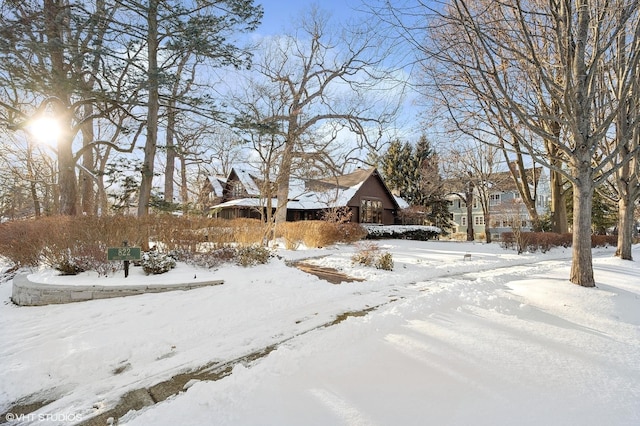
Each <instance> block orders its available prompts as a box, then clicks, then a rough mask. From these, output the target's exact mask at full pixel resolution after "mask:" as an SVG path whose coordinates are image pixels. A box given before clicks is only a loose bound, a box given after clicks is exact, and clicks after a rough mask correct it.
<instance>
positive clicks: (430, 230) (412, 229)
mask: <svg viewBox="0 0 640 426" xmlns="http://www.w3.org/2000/svg"><path fill="white" fill-rule="evenodd" d="M363 226H364V227H365V229H366V230H367V233H368V235H367V238H368V239H371V240H375V239H382V238H396V239H401V240H419V241H428V240H433V239H435V238H437V237H438V236H439V235H440V234H441V233H442V230H441V229H440V228H438V227H436V226H424V225H363Z"/></svg>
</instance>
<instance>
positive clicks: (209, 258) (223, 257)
mask: <svg viewBox="0 0 640 426" xmlns="http://www.w3.org/2000/svg"><path fill="white" fill-rule="evenodd" d="M237 252H238V251H237V249H236V248H235V247H230V246H222V247H213V248H210V249H209V250H207V251H203V252H198V253H191V252H184V253H181V254H180V256H179V257H178V259H179V260H180V261H183V262H185V263H188V264H190V265H195V266H199V267H201V268H215V267H216V266H220V265H222V264H223V263H229V262H232V261H233V260H234V259H235V258H236V256H237Z"/></svg>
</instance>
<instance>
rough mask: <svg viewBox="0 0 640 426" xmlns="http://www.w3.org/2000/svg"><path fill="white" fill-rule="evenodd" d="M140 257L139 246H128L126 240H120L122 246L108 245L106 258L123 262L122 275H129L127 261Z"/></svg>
mask: <svg viewBox="0 0 640 426" xmlns="http://www.w3.org/2000/svg"><path fill="white" fill-rule="evenodd" d="M140 259H142V253H141V251H140V247H129V242H128V241H123V242H122V247H109V248H108V249H107V260H122V261H123V263H124V277H125V278H127V277H128V276H129V261H131V260H140Z"/></svg>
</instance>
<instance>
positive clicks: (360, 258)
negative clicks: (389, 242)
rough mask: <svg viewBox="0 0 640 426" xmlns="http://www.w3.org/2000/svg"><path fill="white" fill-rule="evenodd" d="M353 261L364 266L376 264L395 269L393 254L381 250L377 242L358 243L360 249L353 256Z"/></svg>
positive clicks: (380, 266)
mask: <svg viewBox="0 0 640 426" xmlns="http://www.w3.org/2000/svg"><path fill="white" fill-rule="evenodd" d="M351 262H353V263H357V264H360V265H363V266H375V267H376V268H377V269H384V270H386V271H392V270H393V256H392V255H391V253H389V252H384V253H383V252H381V251H380V247H379V246H378V245H377V244H376V243H372V242H367V243H364V244H360V245H358V250H357V251H356V252H355V253H354V254H353V256H351Z"/></svg>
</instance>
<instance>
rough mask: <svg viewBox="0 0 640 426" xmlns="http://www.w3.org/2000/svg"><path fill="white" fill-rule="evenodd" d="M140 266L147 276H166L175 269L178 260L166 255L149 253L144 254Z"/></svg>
mask: <svg viewBox="0 0 640 426" xmlns="http://www.w3.org/2000/svg"><path fill="white" fill-rule="evenodd" d="M140 265H141V266H142V270H143V271H144V273H145V274H147V275H157V274H164V273H165V272H169V271H170V270H172V269H173V268H175V267H176V260H175V259H174V258H173V257H172V256H170V255H168V254H166V253H160V252H158V251H147V252H144V253H143V254H142V259H141V261H140Z"/></svg>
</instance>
